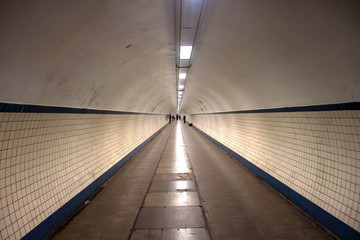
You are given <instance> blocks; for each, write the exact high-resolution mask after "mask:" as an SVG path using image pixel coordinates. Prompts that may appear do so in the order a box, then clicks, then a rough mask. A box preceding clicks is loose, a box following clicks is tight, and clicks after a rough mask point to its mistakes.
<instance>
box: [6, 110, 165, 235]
mask: <svg viewBox="0 0 360 240" xmlns="http://www.w3.org/2000/svg"><path fill="white" fill-rule="evenodd" d="M166 123H167V118H166V117H165V116H164V115H131V114H127V115H110V114H106V115H105V114H103V115H101V114H46V113H0V231H1V234H0V239H3V240H5V239H6V240H7V239H20V238H21V237H23V236H24V235H26V234H27V233H28V232H29V231H30V230H32V229H33V228H34V227H36V226H37V225H38V224H39V223H41V222H42V221H43V220H44V219H46V218H47V217H48V216H50V215H51V214H52V213H53V212H55V211H56V210H57V209H58V208H60V207H61V206H62V205H64V204H65V203H66V202H67V201H69V200H70V199H71V198H72V197H74V196H75V195H76V194H78V193H79V192H80V191H81V190H83V189H84V188H85V187H87V186H88V185H89V184H90V183H92V182H93V181H94V180H95V179H97V178H98V177H99V176H100V175H101V174H103V173H104V172H105V171H107V170H108V169H109V168H111V167H112V166H113V165H114V164H115V163H117V162H118V161H119V160H120V159H122V158H123V157H125V156H126V155H127V154H128V153H129V152H131V151H132V150H133V149H134V148H135V147H137V146H138V145H139V144H141V143H142V142H143V141H144V140H146V139H147V138H149V137H150V136H151V135H152V134H154V133H155V132H156V131H157V130H159V129H160V128H161V127H162V126H164V125H165V124H166Z"/></svg>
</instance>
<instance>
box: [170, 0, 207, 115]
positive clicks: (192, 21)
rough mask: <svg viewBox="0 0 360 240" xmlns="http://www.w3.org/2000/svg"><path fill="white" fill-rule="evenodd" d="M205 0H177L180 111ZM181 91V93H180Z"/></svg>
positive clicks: (177, 67) (177, 86) (176, 26)
mask: <svg viewBox="0 0 360 240" xmlns="http://www.w3.org/2000/svg"><path fill="white" fill-rule="evenodd" d="M204 2H205V1H204V0H175V39H176V62H175V65H176V90H178V93H179V94H178V101H179V103H178V113H179V107H180V105H181V100H182V94H183V93H182V91H185V87H186V81H188V80H187V79H188V78H189V75H188V73H189V72H188V71H189V69H190V68H191V59H192V57H193V54H194V46H195V40H196V35H197V32H198V28H199V23H200V19H201V14H202V11H203V9H204ZM180 91H181V93H180Z"/></svg>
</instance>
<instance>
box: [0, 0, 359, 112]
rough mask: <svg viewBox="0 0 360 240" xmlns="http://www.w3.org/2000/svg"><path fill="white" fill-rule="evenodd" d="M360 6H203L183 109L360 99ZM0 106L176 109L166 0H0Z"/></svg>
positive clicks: (228, 2)
mask: <svg viewBox="0 0 360 240" xmlns="http://www.w3.org/2000/svg"><path fill="white" fill-rule="evenodd" d="M359 3H360V2H359V1H358V0H352V1H350V0H347V1H345V0H342V1H340V0H316V1H315V0H301V1H300V0H293V1H289V0H267V1H263V0H262V1H261V0H221V1H220V0H205V7H204V12H203V15H202V19H201V23H200V27H199V32H198V37H197V41H196V43H195V49H194V51H195V52H194V55H193V60H192V64H193V65H192V68H191V69H190V71H189V73H188V77H187V83H186V90H185V93H184V98H183V103H182V106H181V109H182V110H181V111H182V112H185V113H197V112H214V111H215V112H216V111H233V110H245V109H256V108H272V107H284V106H301V105H314V104H328V103H338V102H351V101H360V67H359V66H360V44H359V43H360V4H359ZM0 36H1V37H0V101H1V102H13V103H27V104H40V105H51V106H68V107H81V108H95V109H111V110H119V111H135V112H156V113H170V112H174V111H175V110H176V91H175V49H176V48H175V29H174V2H173V1H172V0H152V1H151V0H122V1H119V0H86V1H85V0H71V1H70V0H68V1H67V0H53V1H48V0H32V1H17V0H15V1H10V0H0Z"/></svg>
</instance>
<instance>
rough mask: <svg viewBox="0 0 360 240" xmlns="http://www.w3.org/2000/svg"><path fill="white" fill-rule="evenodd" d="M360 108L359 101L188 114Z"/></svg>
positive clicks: (319, 110) (318, 110)
mask: <svg viewBox="0 0 360 240" xmlns="http://www.w3.org/2000/svg"><path fill="white" fill-rule="evenodd" d="M345 110H360V102H348V103H336V104H327V105H312V106H297V107H284V108H269V109H254V110H243V111H229V112H212V113H195V114H190V115H209V114H239V113H277V112H321V111H345Z"/></svg>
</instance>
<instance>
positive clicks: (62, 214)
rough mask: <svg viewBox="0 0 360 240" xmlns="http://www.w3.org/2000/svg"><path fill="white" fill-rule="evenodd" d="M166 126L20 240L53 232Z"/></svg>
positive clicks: (35, 239) (33, 239) (42, 236)
mask: <svg viewBox="0 0 360 240" xmlns="http://www.w3.org/2000/svg"><path fill="white" fill-rule="evenodd" d="M166 126H167V124H166V125H165V126H164V127H162V128H161V129H160V130H158V131H157V132H156V133H154V134H153V135H152V136H150V137H149V138H148V139H147V140H145V141H144V142H143V143H141V144H140V145H139V146H137V147H136V148H135V149H134V150H132V151H131V152H130V153H129V154H128V155H126V156H125V157H124V158H123V159H121V160H120V161H119V162H117V163H116V164H115V165H114V166H113V167H111V168H110V169H109V170H107V171H106V172H105V173H104V174H102V175H101V176H100V177H99V178H98V179H96V180H95V181H93V182H92V183H91V184H90V185H89V186H87V187H86V188H85V189H84V190H82V191H81V192H80V193H78V194H77V195H76V196H75V197H73V198H72V199H71V200H70V201H68V202H67V203H66V204H64V205H63V206H62V207H60V208H59V209H58V210H57V211H56V212H54V213H53V214H52V215H50V216H49V217H48V218H47V219H45V220H44V221H43V222H42V223H40V224H39V225H38V226H36V227H35V228H34V229H33V230H31V231H30V232H29V233H28V234H26V235H25V236H24V237H23V238H22V239H23V240H39V239H45V238H46V237H47V236H48V235H49V234H50V233H52V231H54V230H55V229H56V228H57V227H58V226H60V225H61V224H62V223H63V222H64V221H65V220H66V219H67V218H68V217H69V216H71V215H72V214H73V213H74V212H75V211H76V210H77V209H78V208H79V207H81V206H82V205H83V204H84V202H85V201H86V200H87V199H89V198H90V197H91V196H92V195H93V194H94V193H95V192H96V191H98V189H100V188H101V186H102V185H104V184H105V183H106V182H107V181H108V180H109V179H110V178H111V177H112V176H113V175H114V174H115V173H116V172H117V171H118V170H119V169H120V168H121V167H122V166H123V165H124V164H125V163H127V162H128V161H129V160H130V159H131V158H132V157H133V156H134V155H135V154H136V153H137V152H138V151H139V150H141V149H142V148H143V147H144V146H145V145H146V144H147V143H148V142H149V141H151V139H153V138H154V137H155V136H156V135H157V134H159V133H160V132H161V130H163V129H164V128H165V127H166Z"/></svg>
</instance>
